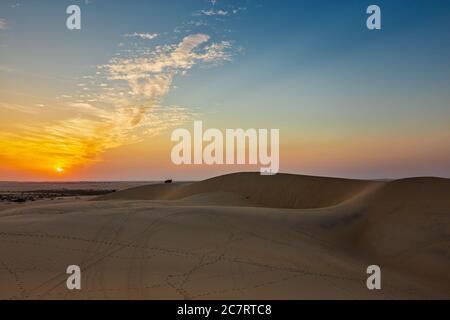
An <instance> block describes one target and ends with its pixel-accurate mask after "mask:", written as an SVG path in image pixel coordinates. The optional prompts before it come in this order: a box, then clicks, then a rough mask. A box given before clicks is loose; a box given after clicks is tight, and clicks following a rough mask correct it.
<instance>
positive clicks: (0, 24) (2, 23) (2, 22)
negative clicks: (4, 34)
mask: <svg viewBox="0 0 450 320" xmlns="http://www.w3.org/2000/svg"><path fill="white" fill-rule="evenodd" d="M6 29H8V22H7V21H6V19H0V30H6Z"/></svg>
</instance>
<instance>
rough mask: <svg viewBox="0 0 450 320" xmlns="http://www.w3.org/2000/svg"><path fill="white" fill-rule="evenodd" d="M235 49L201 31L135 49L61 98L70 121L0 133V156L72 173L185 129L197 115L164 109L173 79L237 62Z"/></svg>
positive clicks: (175, 108)
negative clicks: (133, 145) (115, 152)
mask: <svg viewBox="0 0 450 320" xmlns="http://www.w3.org/2000/svg"><path fill="white" fill-rule="evenodd" d="M231 48H232V46H231V43H230V42H227V41H220V42H212V41H211V39H210V37H209V36H208V35H206V34H201V33H198V34H191V35H188V36H186V37H184V38H183V39H181V40H179V41H178V42H175V43H167V44H165V45H158V46H155V47H152V48H135V47H132V49H129V50H127V52H128V53H129V54H128V55H127V56H124V57H115V58H113V59H111V60H110V61H109V62H108V63H106V64H104V65H101V66H98V69H97V72H95V75H87V76H84V77H82V82H81V83H79V84H78V85H77V88H78V89H77V91H78V93H76V94H70V95H69V94H66V95H61V96H59V97H58V98H59V99H58V101H60V103H63V104H64V105H65V106H66V109H64V110H65V114H66V115H68V118H67V119H64V120H59V121H54V122H47V123H39V124H29V125H22V126H21V127H20V128H17V133H14V132H11V131H9V132H2V131H0V141H1V143H0V158H10V160H12V161H14V162H15V163H16V162H21V161H23V162H24V166H33V168H35V169H43V170H45V168H47V170H48V169H50V170H53V169H54V168H56V167H62V168H70V167H73V166H79V165H85V164H88V163H91V162H95V161H98V160H99V159H101V155H102V154H103V153H104V152H105V151H107V150H109V149H111V148H116V147H119V146H122V145H126V144H130V143H135V142H138V141H140V140H142V139H144V138H145V137H149V136H152V135H156V134H160V133H161V132H162V131H164V130H167V129H169V128H172V127H175V126H179V125H181V124H183V123H185V122H186V121H188V120H190V119H191V118H192V116H193V114H194V113H193V112H192V111H191V110H190V109H189V108H186V107H181V106H173V105H170V106H167V105H164V103H163V98H164V97H165V96H166V95H167V94H168V93H169V92H170V90H171V89H172V88H173V87H174V86H173V81H174V79H175V78H176V77H182V76H184V75H185V74H186V72H187V71H188V70H190V69H192V68H193V67H194V66H195V65H198V64H199V65H200V64H204V65H214V64H217V63H221V62H224V61H229V60H231V56H232V54H231V52H230V50H231ZM86 88H88V89H90V90H89V91H87V92H86V91H85V90H84V89H86ZM0 107H7V108H9V109H11V110H15V111H21V112H32V111H35V110H39V109H38V108H37V107H36V105H35V106H34V107H33V108H34V109H33V108H25V107H24V106H19V105H7V106H2V105H0ZM15 132H16V131H15Z"/></svg>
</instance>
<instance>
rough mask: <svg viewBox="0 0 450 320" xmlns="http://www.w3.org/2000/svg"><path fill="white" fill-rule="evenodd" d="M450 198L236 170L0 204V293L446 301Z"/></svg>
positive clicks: (442, 190) (437, 184)
mask: <svg viewBox="0 0 450 320" xmlns="http://www.w3.org/2000/svg"><path fill="white" fill-rule="evenodd" d="M449 194H450V180H447V179H438V178H412V179H404V180H397V181H389V182H374V181H360V180H346V179H336V178H321V177H309V176H296V175H287V174H280V175H276V176H260V175H258V174H255V173H240V174H233V175H227V176H221V177H216V178H213V179H209V180H205V181H201V182H194V183H180V184H176V183H175V184H158V185H149V186H141V187H136V188H131V189H127V190H123V191H118V192H116V193H113V194H109V195H105V196H101V197H98V198H97V199H94V201H92V200H89V201H88V200H78V201H68V202H62V203H52V204H51V203H33V204H28V205H23V206H21V205H13V206H8V207H7V208H5V209H3V210H1V209H0V263H1V266H2V267H1V271H0V282H1V283H2V286H1V287H0V298H42V299H46V298H56V299H71V298H83V299H90V298H101V299H110V298H139V299H161V298H170V299H209V298H225V299H259V298H265V299H267V298H272V299H282V298H289V299H303V298H334V299H336V298H338V299H341V298H344V299H345V298H357V299H373V298H388V299H392V298H407V299H408V298H411V299H415V298H444V299H448V298H450V278H449V276H448V274H447V272H448V266H450V198H449ZM69 264H78V265H79V266H80V267H81V269H82V286H83V288H82V290H81V291H68V290H67V288H66V287H65V280H66V278H67V275H66V274H65V268H66V267H67V266H68V265H69ZM370 264H378V265H380V266H381V268H382V290H380V291H369V290H368V289H367V288H366V277H367V275H366V268H367V266H368V265H370Z"/></svg>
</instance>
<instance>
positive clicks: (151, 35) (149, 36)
mask: <svg viewBox="0 0 450 320" xmlns="http://www.w3.org/2000/svg"><path fill="white" fill-rule="evenodd" d="M157 36H158V34H157V33H142V32H141V33H138V32H135V33H132V34H126V35H125V37H131V38H141V39H144V40H152V39H155V38H156V37H157Z"/></svg>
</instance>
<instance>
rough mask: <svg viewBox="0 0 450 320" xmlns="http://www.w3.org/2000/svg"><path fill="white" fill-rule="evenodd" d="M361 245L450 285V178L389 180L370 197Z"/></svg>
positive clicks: (398, 263)
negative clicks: (443, 280) (444, 280)
mask: <svg viewBox="0 0 450 320" xmlns="http://www.w3.org/2000/svg"><path fill="white" fill-rule="evenodd" d="M357 243H358V245H359V246H360V247H362V248H364V249H365V250H370V251H371V253H372V254H374V255H376V256H379V257H380V258H385V259H386V260H388V261H389V262H390V263H391V264H395V265H397V266H398V267H399V268H401V269H404V268H405V267H406V268H411V269H413V271H414V272H415V273H420V274H423V275H426V276H431V277H433V276H434V277H435V278H436V279H439V280H440V281H442V279H446V281H447V282H448V284H449V285H450V273H449V272H448V270H449V267H450V180H449V179H441V178H409V179H402V180H396V181H392V182H389V183H387V184H386V185H385V186H383V187H382V188H380V189H379V190H378V191H376V192H375V193H374V194H373V195H372V196H371V197H370V198H369V199H368V201H367V211H366V214H365V217H364V221H363V224H362V225H361V226H360V230H359V237H358V241H357Z"/></svg>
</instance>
